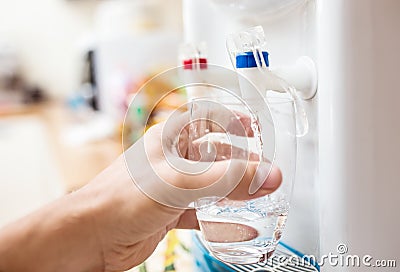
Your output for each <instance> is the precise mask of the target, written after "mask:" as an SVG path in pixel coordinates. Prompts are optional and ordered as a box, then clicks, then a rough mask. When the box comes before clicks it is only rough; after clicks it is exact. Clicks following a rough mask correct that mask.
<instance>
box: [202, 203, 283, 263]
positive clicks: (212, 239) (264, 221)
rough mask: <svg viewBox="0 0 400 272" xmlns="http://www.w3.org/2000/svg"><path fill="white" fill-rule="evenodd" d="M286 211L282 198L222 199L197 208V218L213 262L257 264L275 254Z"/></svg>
mask: <svg viewBox="0 0 400 272" xmlns="http://www.w3.org/2000/svg"><path fill="white" fill-rule="evenodd" d="M205 201H207V200H205ZM203 204H205V203H204V202H203ZM288 208H289V205H288V202H287V201H286V199H285V198H284V197H272V196H266V197H262V198H258V199H255V200H251V201H232V200H227V199H224V200H222V201H219V202H217V203H214V204H210V205H204V206H202V207H201V208H198V209H197V218H198V220H199V223H200V228H201V231H202V233H203V237H204V239H205V240H206V241H207V244H208V248H209V250H210V251H211V252H212V253H213V255H214V256H215V257H216V258H218V259H220V260H222V261H224V262H230V263H236V264H249V263H259V262H264V261H265V260H266V259H267V258H269V257H270V256H271V255H272V253H273V251H274V250H275V247H276V245H277V243H278V242H279V239H280V237H281V234H282V231H283V229H284V227H285V223H286V217H287V212H288Z"/></svg>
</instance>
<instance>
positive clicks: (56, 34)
mask: <svg viewBox="0 0 400 272" xmlns="http://www.w3.org/2000/svg"><path fill="white" fill-rule="evenodd" d="M97 5H98V1H94V0H85V1H67V0H35V1H29V0H0V40H1V41H6V42H8V43H10V44H11V45H13V46H15V48H16V50H17V52H18V54H19V57H20V60H21V63H22V70H23V72H24V73H25V74H26V76H27V78H28V80H29V81H30V82H31V83H35V84H40V86H42V87H43V88H45V89H46V90H47V91H48V92H49V93H50V95H51V96H55V97H62V96H65V95H66V94H68V93H71V92H72V91H73V90H75V89H76V88H77V86H78V84H79V80H80V69H79V66H78V65H79V64H80V59H81V55H80V54H81V52H80V50H79V48H80V47H82V45H81V44H80V43H82V42H83V40H85V37H86V38H87V36H88V35H90V33H91V32H92V29H93V21H94V20H93V17H94V12H95V9H96V6H97Z"/></svg>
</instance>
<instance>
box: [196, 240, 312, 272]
mask: <svg viewBox="0 0 400 272" xmlns="http://www.w3.org/2000/svg"><path fill="white" fill-rule="evenodd" d="M192 253H193V255H194V258H195V263H196V267H197V271H201V272H205V271H207V272H223V271H227V272H235V271H238V272H318V271H319V269H318V268H317V267H316V266H314V265H312V264H311V263H310V262H308V261H306V260H304V261H303V259H302V258H301V257H299V255H298V254H297V252H294V251H291V250H289V249H287V248H286V247H284V245H283V244H279V245H278V247H277V248H276V250H275V253H274V256H273V257H272V258H270V259H268V260H267V262H266V263H265V264H246V265H235V264H228V263H223V262H221V261H219V260H217V259H216V258H214V257H213V256H212V255H211V254H210V253H209V252H208V250H207V249H206V247H205V246H204V243H203V241H202V238H201V235H199V233H197V232H195V233H194V235H193V247H192Z"/></svg>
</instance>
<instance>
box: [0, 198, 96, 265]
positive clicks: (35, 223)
mask: <svg viewBox="0 0 400 272" xmlns="http://www.w3.org/2000/svg"><path fill="white" fill-rule="evenodd" d="M90 199H91V197H90V196H88V195H86V193H85V192H79V193H73V194H70V195H67V196H64V197H63V198H61V199H59V200H57V201H55V202H53V203H51V204H49V205H47V206H45V207H43V208H41V209H40V210H38V211H37V212H35V213H33V214H30V215H28V216H26V217H24V218H22V219H20V220H18V221H16V222H14V223H12V224H10V225H8V226H6V227H5V228H3V229H2V230H0V271H43V272H46V271H102V265H103V264H102V256H101V249H100V246H99V245H98V243H97V239H96V234H95V233H94V232H95V230H94V229H95V228H94V226H93V219H92V216H93V215H92V213H93V210H92V209H93V208H92V203H90V202H91V200H90Z"/></svg>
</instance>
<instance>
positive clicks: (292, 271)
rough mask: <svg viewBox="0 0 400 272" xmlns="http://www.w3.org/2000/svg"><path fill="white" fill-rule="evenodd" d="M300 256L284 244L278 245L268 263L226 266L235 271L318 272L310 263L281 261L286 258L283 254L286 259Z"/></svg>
mask: <svg viewBox="0 0 400 272" xmlns="http://www.w3.org/2000/svg"><path fill="white" fill-rule="evenodd" d="M293 255H294V256H295V257H296V258H297V257H298V256H297V255H296V254H294V253H292V252H291V251H289V250H287V249H285V248H284V247H283V246H281V245H278V247H277V249H276V250H275V253H274V256H273V257H272V258H271V259H269V260H268V261H267V263H266V264H262V265H259V264H246V265H233V264H226V266H228V267H230V268H232V270H233V271H240V272H249V271H251V272H314V271H315V272H318V269H317V268H316V267H315V266H313V265H311V264H310V263H301V264H296V263H294V262H293V263H291V262H289V261H286V262H280V260H282V259H284V258H282V256H285V257H286V260H289V258H290V256H293Z"/></svg>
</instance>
